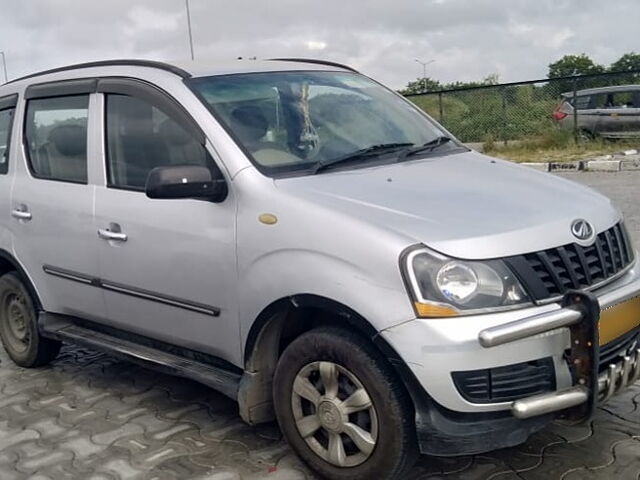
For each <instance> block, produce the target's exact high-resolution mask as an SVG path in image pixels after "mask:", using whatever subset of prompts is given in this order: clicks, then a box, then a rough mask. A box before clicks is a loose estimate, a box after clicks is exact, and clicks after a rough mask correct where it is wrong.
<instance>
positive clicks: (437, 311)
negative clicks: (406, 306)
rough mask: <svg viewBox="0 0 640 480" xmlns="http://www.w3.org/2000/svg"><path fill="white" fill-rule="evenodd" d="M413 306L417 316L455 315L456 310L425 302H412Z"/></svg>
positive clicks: (456, 313)
mask: <svg viewBox="0 0 640 480" xmlns="http://www.w3.org/2000/svg"><path fill="white" fill-rule="evenodd" d="M413 306H414V307H415V309H416V313H417V314H418V316H419V317H455V316H457V315H458V311H457V310H455V309H453V308H451V307H446V306H444V305H430V304H427V303H420V302H414V303H413Z"/></svg>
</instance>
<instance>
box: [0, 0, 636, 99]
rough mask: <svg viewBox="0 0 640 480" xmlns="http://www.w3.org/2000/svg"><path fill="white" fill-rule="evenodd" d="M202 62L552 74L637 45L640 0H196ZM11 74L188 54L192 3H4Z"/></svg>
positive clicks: (405, 74) (392, 73)
mask: <svg viewBox="0 0 640 480" xmlns="http://www.w3.org/2000/svg"><path fill="white" fill-rule="evenodd" d="M189 1H190V6H191V18H192V26H193V39H194V47H195V54H196V59H207V60H209V61H213V62H215V61H219V60H231V59H235V58H236V57H238V56H243V57H253V56H257V57H263V58H269V57H285V56H300V57H305V56H306V57H310V56H316V57H321V58H324V59H327V60H333V61H338V62H345V63H349V64H351V65H353V66H354V67H356V68H358V69H360V70H361V71H363V72H364V73H366V74H369V75H372V76H373V77H375V78H377V79H379V80H381V81H382V82H384V83H387V84H388V85H390V86H392V87H395V88H399V87H401V86H403V85H404V84H406V83H407V82H408V81H409V80H414V79H416V78H417V77H419V76H421V75H422V67H421V66H420V65H418V64H417V63H416V62H415V58H419V59H422V60H431V59H434V60H435V62H434V63H432V64H430V65H428V66H427V74H428V75H429V76H431V77H433V78H436V79H439V80H442V81H456V80H461V81H464V80H475V79H480V78H483V77H485V76H487V75H489V74H491V73H499V74H500V79H501V80H503V81H515V80H521V79H529V78H539V77H544V76H545V74H546V69H547V65H548V64H549V63H551V62H553V61H555V60H557V59H558V58H559V57H561V56H562V55H564V54H567V53H582V52H585V53H587V54H590V55H591V56H592V57H593V58H594V59H595V60H596V61H597V62H601V63H605V64H608V63H611V62H612V61H614V60H616V59H617V58H618V57H620V56H621V55H622V54H623V53H625V52H628V51H632V50H634V48H635V49H636V50H637V49H638V47H637V41H636V38H635V36H636V35H635V31H636V23H637V18H638V14H639V8H638V4H637V0H618V1H616V2H610V3H609V4H607V5H606V8H605V7H603V4H602V3H601V2H599V1H596V0H582V1H580V0H537V1H535V2H531V1H529V0H474V1H473V2H470V1H468V0H422V1H420V2H416V1H414V2H406V1H405V2H389V1H388V0H366V1H365V0H351V1H349V2H345V1H344V0H324V1H322V2H300V1H299V0H278V1H273V2H265V1H258V0H216V1H215V2H213V1H210V0H189ZM0 12H2V17H0V18H1V23H0V50H4V51H5V52H6V54H7V63H8V65H7V66H8V69H9V75H10V76H11V77H16V76H19V75H24V74H27V73H30V72H33V71H36V70H41V69H46V68H51V67H55V66H60V65H65V64H69V63H73V62H80V61H90V60H97V59H104V58H117V57H120V58H127V57H139V58H154V59H159V60H165V59H175V58H187V57H188V56H189V43H188V36H187V19H186V12H185V4H184V1H182V0H110V1H109V2H89V1H82V0H29V1H25V2H17V1H15V0H0Z"/></svg>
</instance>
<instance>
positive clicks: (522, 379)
mask: <svg viewBox="0 0 640 480" xmlns="http://www.w3.org/2000/svg"><path fill="white" fill-rule="evenodd" d="M451 375H452V377H453V382H454V384H455V386H456V388H457V389H458V392H460V394H461V395H462V396H463V398H464V399H465V400H467V401H469V402H472V403H498V402H511V401H514V400H517V399H519V398H525V397H530V396H532V395H537V394H539V393H545V392H552V391H554V390H555V389H556V376H555V371H554V368H553V360H552V359H551V358H542V359H540V360H533V361H531V362H525V363H518V364H514V365H507V366H504V367H497V368H488V369H483V370H469V371H464V372H453V373H452V374H451Z"/></svg>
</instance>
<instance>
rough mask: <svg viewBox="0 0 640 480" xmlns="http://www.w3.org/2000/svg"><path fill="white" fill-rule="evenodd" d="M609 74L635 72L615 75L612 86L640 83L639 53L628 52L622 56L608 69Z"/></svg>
mask: <svg viewBox="0 0 640 480" xmlns="http://www.w3.org/2000/svg"><path fill="white" fill-rule="evenodd" d="M609 70H610V71H611V72H635V73H625V74H622V75H615V76H613V77H612V78H611V82H612V84H616V85H620V84H625V83H640V53H635V52H629V53H625V54H624V55H622V56H621V57H620V58H619V59H618V60H616V61H615V62H613V63H612V64H611V66H610V67H609Z"/></svg>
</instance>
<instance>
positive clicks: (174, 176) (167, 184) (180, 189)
mask: <svg viewBox="0 0 640 480" xmlns="http://www.w3.org/2000/svg"><path fill="white" fill-rule="evenodd" d="M145 193H146V194H147V197H149V198H167V199H168V198H174V199H175V198H208V199H210V200H213V201H216V202H221V201H222V200H224V198H225V197H226V196H227V184H226V183H225V181H224V178H223V177H222V174H220V175H218V176H217V178H213V176H212V175H211V170H210V169H208V168H207V167H200V166H196V165H178V166H171V167H156V168H154V169H153V170H151V172H149V176H148V177H147V185H146V187H145Z"/></svg>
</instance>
